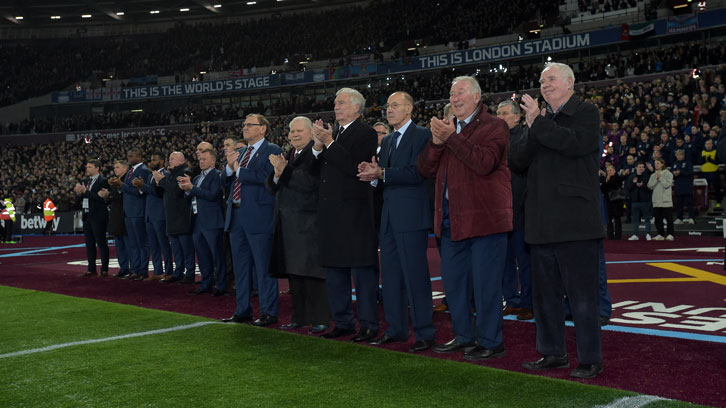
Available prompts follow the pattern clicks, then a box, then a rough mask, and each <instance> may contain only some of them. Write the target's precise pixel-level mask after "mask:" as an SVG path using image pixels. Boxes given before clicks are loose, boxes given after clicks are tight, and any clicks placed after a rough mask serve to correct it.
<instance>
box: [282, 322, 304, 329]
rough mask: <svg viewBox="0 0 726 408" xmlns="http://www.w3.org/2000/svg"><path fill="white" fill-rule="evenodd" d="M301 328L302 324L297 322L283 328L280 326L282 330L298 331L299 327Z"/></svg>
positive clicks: (284, 325)
mask: <svg viewBox="0 0 726 408" xmlns="http://www.w3.org/2000/svg"><path fill="white" fill-rule="evenodd" d="M301 326H302V325H301V324H297V323H295V322H292V323H290V324H283V325H282V326H280V328H281V329H282V330H293V329H297V328H298V327H301Z"/></svg>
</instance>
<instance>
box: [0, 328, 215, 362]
mask: <svg viewBox="0 0 726 408" xmlns="http://www.w3.org/2000/svg"><path fill="white" fill-rule="evenodd" d="M218 323H219V322H198V323H193V324H187V325H184V326H174V327H169V328H168V329H157V330H149V331H145V332H138V333H130V334H123V335H121V336H113V337H104V338H102V339H93V340H83V341H72V342H70V343H62V344H54V345H52V346H47V347H41V348H35V349H30V350H21V351H14V352H12V353H6V354H0V358H8V357H17V356H24V355H26V354H34V353H42V352H45V351H51V350H57V349H61V348H65V347H72V346H81V345H84V344H93V343H103V342H105V341H114V340H122V339H130V338H132V337H142V336H150V335H152V334H162V333H169V332H174V331H179V330H186V329H193V328H195V327H200V326H206V325H208V324H218ZM219 324H221V323H219Z"/></svg>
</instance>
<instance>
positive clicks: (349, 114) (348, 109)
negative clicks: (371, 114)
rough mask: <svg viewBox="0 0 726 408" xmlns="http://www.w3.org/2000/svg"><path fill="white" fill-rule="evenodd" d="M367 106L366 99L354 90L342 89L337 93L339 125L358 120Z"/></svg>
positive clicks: (337, 118)
mask: <svg viewBox="0 0 726 408" xmlns="http://www.w3.org/2000/svg"><path fill="white" fill-rule="evenodd" d="M365 106H366V98H364V97H363V95H362V94H361V93H360V92H358V91H356V90H355V89H352V88H341V89H339V90H338V92H336V93H335V107H334V108H333V110H334V111H335V120H336V121H337V122H338V124H339V125H347V124H348V123H350V122H352V121H354V120H356V119H358V117H360V115H362V114H363V110H364V109H365Z"/></svg>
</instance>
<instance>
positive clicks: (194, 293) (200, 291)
mask: <svg viewBox="0 0 726 408" xmlns="http://www.w3.org/2000/svg"><path fill="white" fill-rule="evenodd" d="M209 292H211V290H209V289H202V288H197V289H195V290H193V291H191V292H189V294H190V295H201V294H204V293H209Z"/></svg>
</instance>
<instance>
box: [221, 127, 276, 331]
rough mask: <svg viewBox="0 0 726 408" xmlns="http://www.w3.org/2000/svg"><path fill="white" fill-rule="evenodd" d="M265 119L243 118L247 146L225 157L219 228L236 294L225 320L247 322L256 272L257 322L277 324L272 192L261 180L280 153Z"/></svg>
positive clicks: (270, 171) (268, 172)
mask: <svg viewBox="0 0 726 408" xmlns="http://www.w3.org/2000/svg"><path fill="white" fill-rule="evenodd" d="M270 131H271V129H270V122H269V121H268V120H267V118H265V117H264V116H263V115H257V114H250V115H247V117H246V118H245V123H244V124H243V127H242V135H243V136H244V139H245V141H246V142H247V144H248V146H247V148H246V149H245V150H244V151H243V152H242V153H241V154H240V152H238V151H234V152H231V153H230V155H228V156H227V163H228V164H227V168H226V176H227V182H228V183H229V185H228V191H229V197H228V198H227V215H226V220H225V225H224V229H225V231H229V240H230V244H231V246H232V263H233V264H234V265H233V266H234V279H235V285H236V294H237V308H236V309H235V312H234V315H232V317H230V318H228V319H224V320H223V321H224V322H235V323H242V322H246V321H251V320H252V306H251V304H250V285H251V284H252V273H253V271H254V273H256V278H257V290H258V293H259V299H260V313H259V317H258V319H257V320H255V321H254V322H252V324H254V325H256V326H269V325H271V324H274V323H277V304H278V287H277V280H276V279H274V278H272V277H271V276H270V275H269V274H268V270H269V265H270V252H271V251H272V238H273V220H274V212H273V210H274V205H275V196H274V195H272V194H270V193H269V192H268V191H267V189H265V180H266V179H267V176H269V175H270V174H271V173H272V172H273V170H274V169H273V167H272V164H271V163H270V160H269V157H270V155H271V154H274V155H278V154H280V153H282V149H280V147H279V146H277V145H275V144H272V143H270V142H268V141H267V140H266V139H265V136H267V135H268V134H269V133H270Z"/></svg>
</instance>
